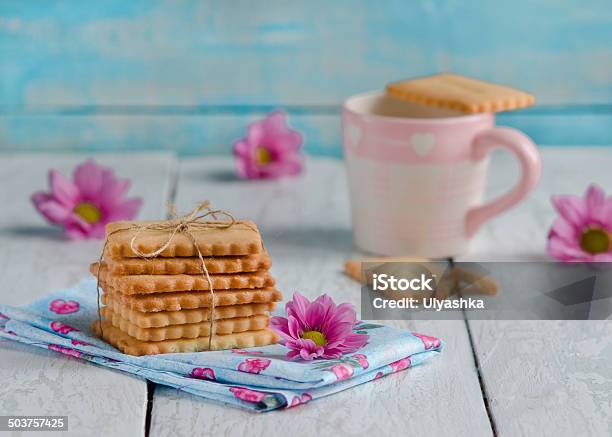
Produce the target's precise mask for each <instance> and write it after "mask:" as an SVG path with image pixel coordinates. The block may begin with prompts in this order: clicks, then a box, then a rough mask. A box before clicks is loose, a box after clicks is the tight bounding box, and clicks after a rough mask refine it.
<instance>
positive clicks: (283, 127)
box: [234, 111, 303, 179]
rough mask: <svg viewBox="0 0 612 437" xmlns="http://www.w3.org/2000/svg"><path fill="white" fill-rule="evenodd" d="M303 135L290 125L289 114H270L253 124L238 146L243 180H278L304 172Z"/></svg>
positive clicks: (236, 147) (237, 159)
mask: <svg viewBox="0 0 612 437" xmlns="http://www.w3.org/2000/svg"><path fill="white" fill-rule="evenodd" d="M302 142H303V140H302V135H301V134H300V133H299V132H297V131H294V130H291V129H290V128H289V126H288V125H287V114H285V113H284V112H281V111H274V112H272V113H270V114H269V115H268V116H267V117H266V118H264V119H263V120H259V121H256V122H254V123H252V124H250V125H249V127H248V128H247V134H246V137H245V138H242V139H240V140H238V141H236V142H235V143H234V155H235V156H236V165H237V170H238V175H239V176H240V177H241V178H242V179H263V178H277V177H280V176H289V175H296V174H299V173H300V172H301V171H302V168H303V158H302V155H301V154H300V147H301V146H302Z"/></svg>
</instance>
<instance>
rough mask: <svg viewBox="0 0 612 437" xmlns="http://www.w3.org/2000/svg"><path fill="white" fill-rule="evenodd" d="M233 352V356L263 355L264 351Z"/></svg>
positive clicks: (237, 350) (235, 350)
mask: <svg viewBox="0 0 612 437" xmlns="http://www.w3.org/2000/svg"><path fill="white" fill-rule="evenodd" d="M231 352H232V353H233V354H238V355H263V352H262V351H253V352H249V351H245V350H242V349H232V350H231Z"/></svg>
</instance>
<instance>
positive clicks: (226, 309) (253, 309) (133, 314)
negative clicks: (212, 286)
mask: <svg viewBox="0 0 612 437" xmlns="http://www.w3.org/2000/svg"><path fill="white" fill-rule="evenodd" d="M105 301H106V306H107V307H108V308H110V309H111V310H113V312H114V313H115V314H119V315H120V316H121V317H122V318H124V319H126V320H128V321H129V322H131V323H133V324H134V325H136V326H138V327H140V328H162V327H164V326H168V325H181V324H185V323H199V322H205V321H208V320H210V308H194V309H190V310H181V311H158V312H156V313H144V312H141V311H134V310H131V309H129V308H126V307H124V306H123V305H122V303H121V301H119V300H115V299H114V298H113V295H112V294H107V295H105ZM275 306H276V304H275V303H274V302H266V303H247V304H242V305H226V306H217V307H216V308H215V320H219V319H231V318H234V317H250V316H255V315H267V314H269V313H270V312H271V311H274V308H275Z"/></svg>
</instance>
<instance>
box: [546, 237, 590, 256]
mask: <svg viewBox="0 0 612 437" xmlns="http://www.w3.org/2000/svg"><path fill="white" fill-rule="evenodd" d="M546 251H547V252H548V254H549V255H550V256H551V257H553V258H556V259H558V260H559V261H573V260H586V259H588V258H590V256H589V254H587V253H586V252H584V251H583V250H582V249H580V247H579V246H577V245H572V244H570V243H568V242H566V241H564V240H562V239H560V238H557V237H554V236H553V237H551V238H549V240H548V244H547V246H546Z"/></svg>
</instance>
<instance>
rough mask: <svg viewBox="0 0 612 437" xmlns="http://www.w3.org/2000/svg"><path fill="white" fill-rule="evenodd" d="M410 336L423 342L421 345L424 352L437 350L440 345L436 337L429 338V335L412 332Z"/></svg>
mask: <svg viewBox="0 0 612 437" xmlns="http://www.w3.org/2000/svg"><path fill="white" fill-rule="evenodd" d="M412 335H414V336H415V337H418V338H420V339H421V341H422V342H423V345H425V350H429V349H432V348H433V349H437V348H439V347H440V345H441V342H440V340H439V339H438V338H436V337H430V336H429V335H425V334H419V333H418V332H413V333H412Z"/></svg>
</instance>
